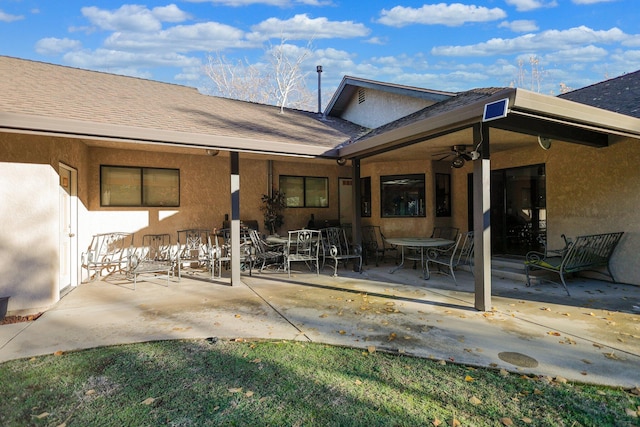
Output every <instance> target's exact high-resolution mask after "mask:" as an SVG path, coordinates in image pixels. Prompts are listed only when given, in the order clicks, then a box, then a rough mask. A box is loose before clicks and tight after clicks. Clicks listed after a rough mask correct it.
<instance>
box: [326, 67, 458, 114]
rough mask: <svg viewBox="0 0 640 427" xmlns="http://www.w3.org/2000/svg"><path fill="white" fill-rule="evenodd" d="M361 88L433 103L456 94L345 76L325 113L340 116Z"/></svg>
mask: <svg viewBox="0 0 640 427" xmlns="http://www.w3.org/2000/svg"><path fill="white" fill-rule="evenodd" d="M359 88H367V89H374V90H379V91H382V92H388V93H393V94H395V95H402V96H408V97H412V98H419V99H425V100H428V101H432V102H433V103H437V102H440V101H444V100H446V99H449V98H451V97H452V96H455V95H456V94H455V93H453V92H445V91H439V90H432V89H423V88H419V87H414V86H404V85H399V84H393V83H385V82H378V81H375V80H367V79H362V78H359V77H352V76H344V77H343V78H342V81H341V82H340V86H338V89H336V91H335V92H334V94H333V97H332V98H331V100H330V101H329V104H328V105H327V108H326V109H325V115H327V116H331V117H340V116H341V115H342V113H343V112H344V110H345V108H346V107H347V105H348V104H349V100H350V99H351V98H352V97H353V95H354V93H355V92H356V91H357V90H358V89H359Z"/></svg>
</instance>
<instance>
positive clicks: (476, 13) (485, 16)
mask: <svg viewBox="0 0 640 427" xmlns="http://www.w3.org/2000/svg"><path fill="white" fill-rule="evenodd" d="M380 14H381V15H382V17H381V18H380V19H378V21H377V22H379V23H380V24H384V25H389V26H392V27H398V28H400V27H404V26H407V25H411V24H425V25H434V24H440V25H447V26H450V27H457V26H460V25H462V24H465V23H467V22H487V21H495V20H497V19H503V18H505V17H506V16H507V14H506V13H505V11H504V10H502V9H500V8H497V7H495V8H493V9H489V8H486V7H482V6H474V5H464V4H460V3H453V4H445V3H439V4H425V5H424V6H422V7H421V8H413V7H404V6H396V7H394V8H392V9H390V10H387V9H383V10H382V11H381V12H380Z"/></svg>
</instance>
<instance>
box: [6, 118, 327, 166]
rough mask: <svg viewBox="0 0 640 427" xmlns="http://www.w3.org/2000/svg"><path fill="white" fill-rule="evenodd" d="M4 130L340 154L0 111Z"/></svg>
mask: <svg viewBox="0 0 640 427" xmlns="http://www.w3.org/2000/svg"><path fill="white" fill-rule="evenodd" d="M0 131H5V132H12V133H26V134H39V135H50V136H58V137H71V138H81V139H89V140H97V141H112V142H113V141H115V142H123V143H129V144H132V146H135V145H141V144H145V145H149V144H151V145H165V146H178V147H185V148H203V149H208V148H214V149H219V150H225V151H238V152H250V153H258V154H267V155H278V156H296V157H314V158H316V157H317V158H322V157H327V158H336V157H337V150H335V149H334V148H332V147H326V146H324V147H323V146H315V145H309V144H292V143H289V142H284V141H272V140H260V139H252V138H241V137H233V136H225V135H209V134H202V133H192V132H178V131H169V130H158V129H151V128H139V127H133V126H122V125H113V124H105V123H95V122H85V121H78V120H69V119H59V118H52V117H42V116H34V115H28V114H17V113H6V112H0Z"/></svg>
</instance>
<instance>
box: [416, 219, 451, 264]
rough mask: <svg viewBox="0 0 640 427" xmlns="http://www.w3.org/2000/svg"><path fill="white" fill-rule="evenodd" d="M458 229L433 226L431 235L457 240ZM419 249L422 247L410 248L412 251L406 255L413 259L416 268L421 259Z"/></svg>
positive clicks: (437, 237) (435, 237)
mask: <svg viewBox="0 0 640 427" xmlns="http://www.w3.org/2000/svg"><path fill="white" fill-rule="evenodd" d="M458 231H459V230H458V229H457V228H456V227H433V231H432V232H431V236H429V237H431V238H434V239H447V240H451V241H454V242H455V241H456V239H457V237H458ZM419 251H420V248H410V253H409V255H408V256H407V257H406V258H407V259H412V260H413V261H414V262H413V268H414V269H415V268H416V267H417V265H418V261H419V260H420V259H421V257H420V256H419Z"/></svg>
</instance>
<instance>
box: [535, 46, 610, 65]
mask: <svg viewBox="0 0 640 427" xmlns="http://www.w3.org/2000/svg"><path fill="white" fill-rule="evenodd" d="M608 55H609V52H608V51H607V50H606V49H603V48H601V47H597V46H593V45H589V46H582V47H576V48H573V49H563V50H559V51H557V52H552V53H549V54H546V55H545V56H544V61H545V62H547V63H576V62H596V61H602V60H604V59H605V58H606V57H607V56H608Z"/></svg>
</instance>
